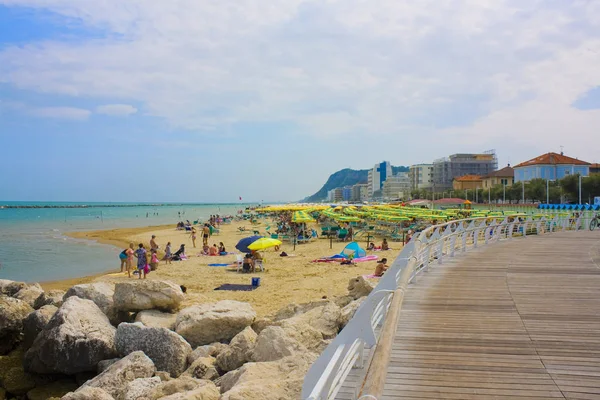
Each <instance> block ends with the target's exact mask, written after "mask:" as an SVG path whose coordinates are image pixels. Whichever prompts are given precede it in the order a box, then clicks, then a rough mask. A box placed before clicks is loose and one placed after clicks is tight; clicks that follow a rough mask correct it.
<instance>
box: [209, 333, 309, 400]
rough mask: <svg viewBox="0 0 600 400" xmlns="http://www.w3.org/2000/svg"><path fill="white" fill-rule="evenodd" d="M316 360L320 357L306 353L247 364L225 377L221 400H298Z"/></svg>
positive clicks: (223, 377)
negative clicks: (303, 384)
mask: <svg viewBox="0 0 600 400" xmlns="http://www.w3.org/2000/svg"><path fill="white" fill-rule="evenodd" d="M261 333H262V332H261ZM316 358H317V355H316V354H311V353H306V354H298V355H296V356H294V357H286V358H283V359H281V360H278V361H271V362H259V363H247V364H244V366H242V367H241V368H240V369H238V370H235V371H231V372H228V373H227V374H225V375H223V376H222V377H221V393H223V395H222V396H221V400H282V399H298V398H300V392H301V390H302V383H303V381H304V375H305V374H306V372H307V371H308V368H309V367H310V365H311V364H312V363H313V362H314V361H315V360H316Z"/></svg>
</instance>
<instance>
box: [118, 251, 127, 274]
mask: <svg viewBox="0 0 600 400" xmlns="http://www.w3.org/2000/svg"><path fill="white" fill-rule="evenodd" d="M119 260H121V272H125V268H126V267H127V249H125V250H123V251H122V252H121V253H119Z"/></svg>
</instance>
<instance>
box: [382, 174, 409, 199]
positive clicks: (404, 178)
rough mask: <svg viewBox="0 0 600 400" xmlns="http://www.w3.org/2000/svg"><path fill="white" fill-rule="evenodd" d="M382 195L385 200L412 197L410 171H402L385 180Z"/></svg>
mask: <svg viewBox="0 0 600 400" xmlns="http://www.w3.org/2000/svg"><path fill="white" fill-rule="evenodd" d="M382 195H383V198H384V199H385V200H394V199H402V200H407V199H408V198H410V178H409V176H408V173H406V172H400V173H398V174H397V175H393V176H390V177H389V178H387V179H386V180H385V182H383V189H382Z"/></svg>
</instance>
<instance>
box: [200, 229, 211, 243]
mask: <svg viewBox="0 0 600 400" xmlns="http://www.w3.org/2000/svg"><path fill="white" fill-rule="evenodd" d="M209 237H210V228H209V227H208V224H204V228H202V244H203V245H204V246H207V245H208V238H209Z"/></svg>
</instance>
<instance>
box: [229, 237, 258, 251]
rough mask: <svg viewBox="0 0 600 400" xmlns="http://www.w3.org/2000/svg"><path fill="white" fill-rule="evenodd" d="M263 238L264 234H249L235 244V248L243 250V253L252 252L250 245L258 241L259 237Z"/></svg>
mask: <svg viewBox="0 0 600 400" xmlns="http://www.w3.org/2000/svg"><path fill="white" fill-rule="evenodd" d="M260 238H262V236H249V237H247V238H243V239H242V240H240V241H239V242H238V244H236V245H235V248H236V249H238V250H239V251H241V252H242V253H250V249H249V248H248V246H250V245H251V244H252V243H254V242H256V241H257V240H258V239H260Z"/></svg>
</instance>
